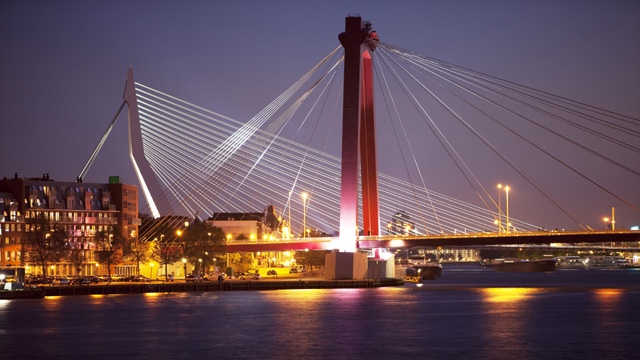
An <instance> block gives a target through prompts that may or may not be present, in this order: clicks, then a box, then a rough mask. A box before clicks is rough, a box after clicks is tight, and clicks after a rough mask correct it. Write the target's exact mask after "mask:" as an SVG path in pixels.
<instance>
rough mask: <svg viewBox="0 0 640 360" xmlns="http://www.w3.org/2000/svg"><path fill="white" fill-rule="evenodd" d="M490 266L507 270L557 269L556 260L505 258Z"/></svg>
mask: <svg viewBox="0 0 640 360" xmlns="http://www.w3.org/2000/svg"><path fill="white" fill-rule="evenodd" d="M489 267H492V268H494V269H496V270H498V271H507V272H546V271H554V270H555V269H556V260H555V259H540V260H533V261H528V260H505V261H503V262H499V263H492V264H490V265H489Z"/></svg>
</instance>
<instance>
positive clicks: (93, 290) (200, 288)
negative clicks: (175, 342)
mask: <svg viewBox="0 0 640 360" xmlns="http://www.w3.org/2000/svg"><path fill="white" fill-rule="evenodd" d="M400 285H404V281H402V280H401V279H378V280H371V279H367V280H322V279H316V280H312V279H307V280H297V281H294V280H257V281H241V280H226V281H222V282H209V281H205V282H197V283H185V282H175V283H173V282H172V283H143V284H116V283H111V284H105V285H62V286H39V287H37V288H34V289H28V290H17V291H0V299H41V298H43V297H45V296H77V295H112V294H145V293H176V292H212V291H265V290H287V289H344V288H378V287H386V286H400Z"/></svg>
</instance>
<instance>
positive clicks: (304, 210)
mask: <svg viewBox="0 0 640 360" xmlns="http://www.w3.org/2000/svg"><path fill="white" fill-rule="evenodd" d="M306 228H307V193H306V192H303V193H302V230H303V232H302V236H303V237H306V232H305V231H304V229H306Z"/></svg>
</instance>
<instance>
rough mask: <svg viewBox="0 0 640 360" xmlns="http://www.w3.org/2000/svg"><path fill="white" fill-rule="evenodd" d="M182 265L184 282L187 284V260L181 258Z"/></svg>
mask: <svg viewBox="0 0 640 360" xmlns="http://www.w3.org/2000/svg"><path fill="white" fill-rule="evenodd" d="M182 264H183V265H184V282H187V259H185V258H182Z"/></svg>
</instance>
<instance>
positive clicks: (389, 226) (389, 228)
mask: <svg viewBox="0 0 640 360" xmlns="http://www.w3.org/2000/svg"><path fill="white" fill-rule="evenodd" d="M387 235H391V223H388V224H387Z"/></svg>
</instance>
